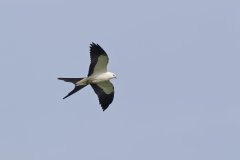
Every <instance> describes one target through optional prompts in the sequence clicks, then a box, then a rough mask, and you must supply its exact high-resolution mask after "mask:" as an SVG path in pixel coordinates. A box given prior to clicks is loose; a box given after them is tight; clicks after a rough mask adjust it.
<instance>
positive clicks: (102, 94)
mask: <svg viewBox="0 0 240 160" xmlns="http://www.w3.org/2000/svg"><path fill="white" fill-rule="evenodd" d="M91 86H92V88H93V90H94V91H95V93H96V94H97V95H98V99H99V103H100V104H101V107H102V109H103V111H105V110H106V109H107V108H108V106H109V105H110V104H111V103H112V101H113V97H114V86H113V84H112V83H111V82H110V81H105V82H101V83H97V84H91Z"/></svg>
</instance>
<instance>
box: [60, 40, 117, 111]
mask: <svg viewBox="0 0 240 160" xmlns="http://www.w3.org/2000/svg"><path fill="white" fill-rule="evenodd" d="M90 58H91V63H90V66H89V71H88V76H87V77H85V78H58V79H59V80H63V81H65V82H71V83H73V84H74V85H75V88H74V89H73V90H72V91H71V92H69V93H68V94H67V95H66V96H65V97H64V98H63V99H65V98H67V97H69V96H71V95H72V94H74V93H76V92H77V91H79V90H80V89H82V88H84V87H86V86H87V85H89V84H90V85H91V86H92V88H93V90H94V92H95V93H96V94H97V96H98V99H99V103H100V105H101V107H102V109H103V111H104V110H106V109H107V108H108V106H109V105H110V104H111V103H112V101H113V98H114V86H113V84H112V83H111V82H110V80H111V79H113V78H117V77H116V75H115V74H114V73H111V72H108V71H107V64H108V61H109V58H108V55H107V53H106V52H105V51H104V50H103V49H102V48H101V47H100V46H99V45H98V44H95V43H92V44H91V45H90Z"/></svg>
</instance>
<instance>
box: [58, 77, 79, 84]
mask: <svg viewBox="0 0 240 160" xmlns="http://www.w3.org/2000/svg"><path fill="white" fill-rule="evenodd" d="M58 79H59V80H63V81H65V82H71V83H73V84H76V83H77V82H78V81H81V80H82V79H83V78H58Z"/></svg>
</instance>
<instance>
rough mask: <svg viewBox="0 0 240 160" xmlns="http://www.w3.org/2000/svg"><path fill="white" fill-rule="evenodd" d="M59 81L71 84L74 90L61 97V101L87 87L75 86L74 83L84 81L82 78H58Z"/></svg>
mask: <svg viewBox="0 0 240 160" xmlns="http://www.w3.org/2000/svg"><path fill="white" fill-rule="evenodd" d="M58 79H59V80H63V81H65V82H71V83H73V84H74V85H75V88H74V89H73V90H72V91H71V92H69V93H68V94H67V95H66V96H65V97H63V99H65V98H67V97H69V96H71V95H72V94H74V93H76V92H77V91H79V90H80V89H82V88H84V87H86V86H87V85H80V86H76V83H77V82H79V81H80V80H82V79H84V78H58Z"/></svg>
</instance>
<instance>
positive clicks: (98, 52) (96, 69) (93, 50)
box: [88, 43, 108, 76]
mask: <svg viewBox="0 0 240 160" xmlns="http://www.w3.org/2000/svg"><path fill="white" fill-rule="evenodd" d="M90 58H91V64H90V66H89V71H88V76H91V75H95V74H99V73H104V72H107V64H108V55H107V53H106V52H105V51H104V50H103V49H102V48H101V47H100V46H99V45H98V44H95V43H92V44H91V45H90Z"/></svg>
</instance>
